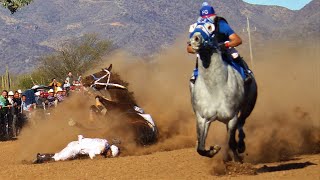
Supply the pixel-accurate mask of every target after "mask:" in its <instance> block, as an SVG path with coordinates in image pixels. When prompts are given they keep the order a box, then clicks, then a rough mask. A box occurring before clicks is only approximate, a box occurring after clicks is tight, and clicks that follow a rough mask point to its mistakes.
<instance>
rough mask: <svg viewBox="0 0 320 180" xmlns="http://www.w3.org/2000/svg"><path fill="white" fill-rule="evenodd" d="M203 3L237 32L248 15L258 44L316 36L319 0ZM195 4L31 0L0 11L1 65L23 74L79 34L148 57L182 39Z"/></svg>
mask: <svg viewBox="0 0 320 180" xmlns="http://www.w3.org/2000/svg"><path fill="white" fill-rule="evenodd" d="M208 2H209V3H210V4H212V5H214V7H215V9H216V12H217V13H218V14H219V15H222V16H224V17H226V18H227V19H228V21H229V23H230V24H231V25H232V26H233V27H234V29H235V30H237V31H238V32H239V33H241V31H242V29H243V28H245V27H246V16H245V15H246V14H248V15H249V16H250V17H251V25H252V26H255V27H256V28H257V33H256V35H257V36H259V38H262V39H263V38H268V39H270V38H272V37H276V38H278V37H285V36H289V35H290V36H293V35H297V36H299V37H300V36H308V35H310V33H312V34H318V35H319V34H320V33H319V31H320V30H319V19H320V18H319V7H320V5H319V0H314V1H312V2H311V3H310V4H309V5H307V6H306V7H304V8H303V9H302V10H300V11H291V10H288V9H286V8H282V7H277V6H260V5H250V4H247V3H244V2H243V1H241V0H224V1H218V0H212V1H208ZM200 5H201V3H200V2H195V1H185V0H170V1H169V0H162V1H147V0H130V1H124V0H108V1H107V0H69V1H66V0H34V2H33V3H31V4H30V5H29V6H26V7H24V8H23V9H20V10H19V11H18V12H17V13H15V14H14V15H11V14H10V12H9V11H8V10H7V9H4V8H1V9H0V37H1V38H0V61H1V62H2V63H5V64H9V68H10V70H12V71H14V72H27V71H29V70H30V69H31V68H33V67H34V65H35V64H36V59H37V57H38V56H41V55H43V54H46V53H49V52H53V51H54V49H55V48H57V47H59V46H60V45H61V44H63V42H65V41H66V40H68V39H71V38H75V37H80V36H82V35H83V34H84V33H98V34H99V35H100V37H101V38H105V39H109V40H111V41H113V42H114V44H115V46H116V47H118V48H123V49H127V50H128V51H129V52H132V53H133V54H135V55H139V56H147V55H151V54H153V53H156V52H157V50H158V49H159V47H163V48H165V47H167V46H169V45H170V44H172V43H173V42H174V41H175V39H176V38H177V37H178V36H182V35H184V34H186V31H187V29H188V26H189V25H190V24H192V23H193V22H194V21H195V20H196V18H197V16H198V11H199V8H200ZM25 62H27V65H26V63H25ZM4 68H5V67H2V68H0V73H2V72H3V71H4Z"/></svg>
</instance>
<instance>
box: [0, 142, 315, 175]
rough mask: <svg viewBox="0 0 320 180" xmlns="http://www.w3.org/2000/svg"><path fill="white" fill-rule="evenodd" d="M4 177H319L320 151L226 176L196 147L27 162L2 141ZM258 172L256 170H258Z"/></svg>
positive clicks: (14, 145) (234, 168) (234, 167)
mask: <svg viewBox="0 0 320 180" xmlns="http://www.w3.org/2000/svg"><path fill="white" fill-rule="evenodd" d="M0 147H1V148H0V149H1V153H0V159H1V165H0V178H1V179H212V178H214V179H235V178H237V179H314V180H316V179H319V178H320V154H314V155H302V156H296V157H293V158H292V159H291V160H288V161H284V162H276V163H262V164H255V165H254V164H246V163H245V164H243V165H239V164H231V165H230V166H229V167H228V173H227V174H226V175H220V176H217V175H215V171H214V170H213V160H212V159H207V158H203V157H200V156H198V155H197V153H196V151H195V150H194V149H193V148H185V149H181V150H174V151H166V152H157V153H154V154H150V155H143V156H127V157H119V158H113V159H104V158H96V159H94V160H90V159H81V160H73V161H68V162H54V163H46V164H36V165H34V164H26V163H29V162H22V161H17V160H16V157H15V156H12V154H15V152H16V151H23V149H18V147H19V146H18V142H17V141H15V142H2V143H0ZM254 172H256V173H254Z"/></svg>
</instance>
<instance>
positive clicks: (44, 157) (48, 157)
mask: <svg viewBox="0 0 320 180" xmlns="http://www.w3.org/2000/svg"><path fill="white" fill-rule="evenodd" d="M53 156H54V154H40V153H38V154H37V159H36V160H35V162H34V163H36V164H40V163H44V162H49V161H53V160H54V159H53V158H52V157H53Z"/></svg>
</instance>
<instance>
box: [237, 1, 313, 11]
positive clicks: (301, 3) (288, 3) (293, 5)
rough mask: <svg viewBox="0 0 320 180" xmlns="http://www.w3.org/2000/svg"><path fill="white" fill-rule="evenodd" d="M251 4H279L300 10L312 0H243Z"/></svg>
mask: <svg viewBox="0 0 320 180" xmlns="http://www.w3.org/2000/svg"><path fill="white" fill-rule="evenodd" d="M243 1H245V2H247V3H251V4H263V5H278V6H283V7H286V8H288V9H291V10H299V9H301V8H303V6H305V5H306V4H308V3H309V2H311V0H243Z"/></svg>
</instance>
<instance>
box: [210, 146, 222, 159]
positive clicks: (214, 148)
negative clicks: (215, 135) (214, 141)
mask: <svg viewBox="0 0 320 180" xmlns="http://www.w3.org/2000/svg"><path fill="white" fill-rule="evenodd" d="M220 149H221V147H220V146H218V145H215V146H210V150H209V155H208V157H210V158H212V157H213V156H214V155H216V154H217V153H218V152H219V151H220Z"/></svg>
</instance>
